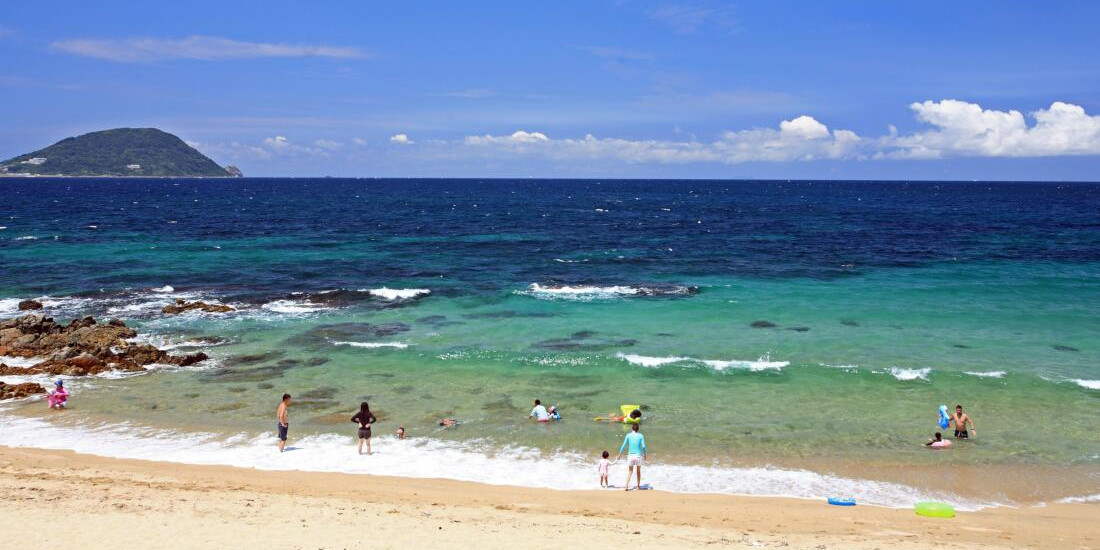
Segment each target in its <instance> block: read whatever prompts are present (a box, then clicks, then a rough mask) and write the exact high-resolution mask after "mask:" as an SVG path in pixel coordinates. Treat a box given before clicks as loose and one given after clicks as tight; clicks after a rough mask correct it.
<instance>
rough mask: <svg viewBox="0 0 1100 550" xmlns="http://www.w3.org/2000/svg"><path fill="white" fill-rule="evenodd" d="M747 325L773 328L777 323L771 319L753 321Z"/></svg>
mask: <svg viewBox="0 0 1100 550" xmlns="http://www.w3.org/2000/svg"><path fill="white" fill-rule="evenodd" d="M749 326H750V327H752V328H775V327H777V326H779V325H776V324H775V323H773V322H771V321H753V322H752V324H750V325H749Z"/></svg>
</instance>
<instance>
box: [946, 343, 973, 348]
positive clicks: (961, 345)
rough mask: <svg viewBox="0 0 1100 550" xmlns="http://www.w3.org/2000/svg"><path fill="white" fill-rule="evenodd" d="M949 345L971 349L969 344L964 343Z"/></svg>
mask: <svg viewBox="0 0 1100 550" xmlns="http://www.w3.org/2000/svg"><path fill="white" fill-rule="evenodd" d="M951 347H955V348H959V349H971V348H970V346H968V345H966V344H951Z"/></svg>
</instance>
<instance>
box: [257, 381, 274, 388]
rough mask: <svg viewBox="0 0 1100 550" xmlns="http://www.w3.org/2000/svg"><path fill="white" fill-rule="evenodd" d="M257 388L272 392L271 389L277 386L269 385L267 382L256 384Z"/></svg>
mask: <svg viewBox="0 0 1100 550" xmlns="http://www.w3.org/2000/svg"><path fill="white" fill-rule="evenodd" d="M256 387H257V388H259V389H261V390H270V389H271V388H274V387H275V385H274V384H268V383H267V382H260V383H259V384H256Z"/></svg>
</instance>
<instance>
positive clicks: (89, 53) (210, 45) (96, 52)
mask: <svg viewBox="0 0 1100 550" xmlns="http://www.w3.org/2000/svg"><path fill="white" fill-rule="evenodd" d="M50 47H51V48H52V49H53V50H55V51H60V52H65V53H70V54H74V55H81V56H84V57H92V58H96V59H106V60H109V61H116V62H119V63H143V62H151V61H161V60H167V59H197V60H204V61H214V60H224V59H251V58H262V57H330V58H340V59H352V58H361V57H366V54H365V53H364V52H362V51H361V50H359V49H358V48H352V47H341V46H325V45H311V44H276V43H266V42H244V41H240V40H233V39H230V38H222V37H218V36H199V35H195V36H188V37H186V38H124V39H93V38H82V39H72V40H59V41H57V42H53V43H52V44H50Z"/></svg>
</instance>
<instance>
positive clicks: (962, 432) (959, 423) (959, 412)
mask: <svg viewBox="0 0 1100 550" xmlns="http://www.w3.org/2000/svg"><path fill="white" fill-rule="evenodd" d="M951 423H952V424H954V425H955V437H956V438H957V439H969V438H970V434H974V435H978V429H977V428H975V427H974V421H973V420H971V419H970V415H969V414H966V413H964V412H963V406H962V405H955V414H953V415H951ZM968 424H969V425H970V430H969V431H967V429H966V426H967V425H968Z"/></svg>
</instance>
